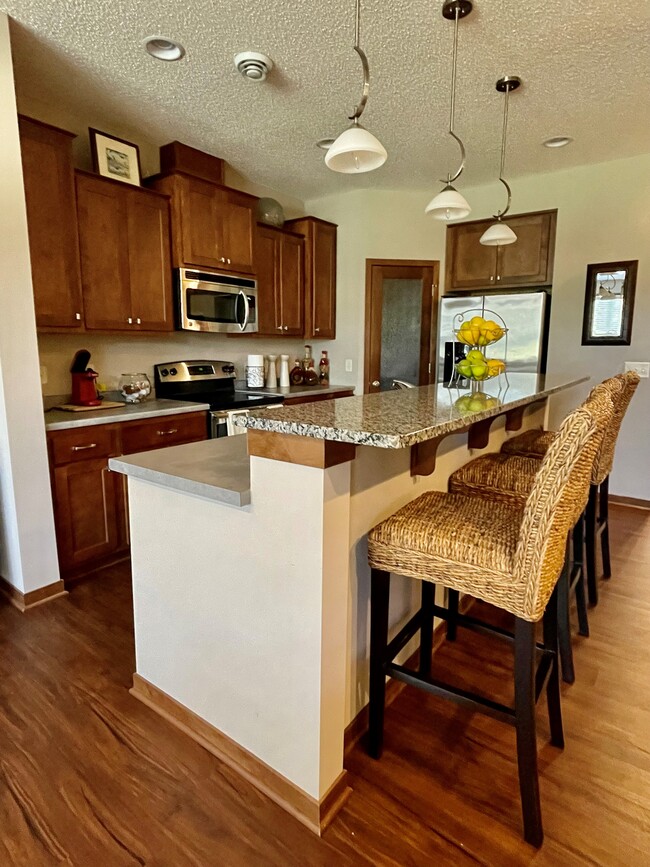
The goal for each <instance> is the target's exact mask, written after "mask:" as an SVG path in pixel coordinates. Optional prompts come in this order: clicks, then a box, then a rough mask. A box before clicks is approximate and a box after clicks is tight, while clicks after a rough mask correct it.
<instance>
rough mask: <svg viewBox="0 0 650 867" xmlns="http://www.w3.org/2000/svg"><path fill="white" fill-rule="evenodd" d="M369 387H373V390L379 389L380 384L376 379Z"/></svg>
mask: <svg viewBox="0 0 650 867" xmlns="http://www.w3.org/2000/svg"><path fill="white" fill-rule="evenodd" d="M371 385H374V386H375V388H379V386H380V385H381V382H379V380H378V379H373V381H372V383H371Z"/></svg>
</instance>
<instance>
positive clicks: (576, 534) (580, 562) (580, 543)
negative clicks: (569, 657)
mask: <svg viewBox="0 0 650 867" xmlns="http://www.w3.org/2000/svg"><path fill="white" fill-rule="evenodd" d="M573 563H574V566H577V567H578V568H579V569H580V576H579V578H578V583H577V584H576V586H575V594H576V608H577V609H578V632H579V633H580V635H584V636H585V637H586V638H588V637H589V615H588V613H587V596H586V590H585V571H586V570H585V516H584V514H582V515H580V518H579V520H578V523H577V524H576V525H575V527H574V528H573Z"/></svg>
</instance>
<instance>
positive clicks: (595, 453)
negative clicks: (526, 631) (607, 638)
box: [447, 378, 622, 683]
mask: <svg viewBox="0 0 650 867" xmlns="http://www.w3.org/2000/svg"><path fill="white" fill-rule="evenodd" d="M621 388H622V383H621V381H620V380H619V379H617V378H613V379H611V380H608V381H606V382H604V383H601V384H600V385H597V386H596V387H595V388H593V389H592V391H591V393H590V395H589V397H588V398H587V400H586V401H585V403H584V404H583V406H590V405H591V404H592V403H593V404H594V409H595V410H596V415H595V418H596V434H595V435H594V437H593V439H592V440H591V442H590V444H589V446H588V449H589V451H590V453H591V454H592V471H591V478H592V479H593V478H594V472H595V467H596V466H597V465H598V463H599V456H600V453H601V451H602V448H603V442H604V437H605V432H606V430H607V428H608V427H609V426H610V425H611V422H612V418H613V414H614V400H615V399H616V397H617V396H618V394H619V392H620V390H621ZM553 436H555V434H553ZM539 466H540V462H539V459H538V458H530V457H522V456H520V455H508V454H504V453H503V452H498V453H496V454H488V455H481V456H480V457H478V458H475V459H474V460H472V461H469V463H467V464H465V465H464V466H462V467H460V468H459V469H458V470H456V471H455V472H454V473H452V474H451V476H450V477H449V492H450V493H454V494H464V495H465V496H469V497H474V498H483V499H487V500H490V501H502V502H506V503H510V504H512V505H520V506H523V505H525V503H526V499H527V497H528V494H529V493H530V491H531V489H532V487H533V484H534V482H535V477H536V475H537V471H538V470H539ZM587 496H588V495H585V499H584V501H582V502H581V501H579V500H576V501H575V502H574V503H573V504H572V514H573V517H574V518H575V521H574V528H573V539H574V551H575V553H574V557H573V563H572V562H571V552H570V538H569V537H567V547H566V556H565V562H564V568H563V570H562V574H561V576H560V581H559V586H558V617H559V620H558V635H559V644H560V660H561V663H562V677H563V679H564V680H565V681H566V682H567V683H573V682H574V681H575V669H574V665H573V650H572V646H571V624H570V618H569V611H570V598H571V592H574V593H575V597H576V607H577V610H578V622H579V632H580V634H581V635H585V636H586V635H589V620H588V617H587V603H586V598H585V581H584V573H585V570H584V568H583V567H584V560H583V525H582V515H583V512H584V509H585V507H586V505H587ZM448 607H449V609H450V617H452V618H453V615H454V614H455V613H456V612H457V611H458V594H457V593H455V592H454V591H450V597H449V604H448ZM447 637H448V638H450V639H452V640H453V638H454V637H455V635H454V631H453V630H452V632H451V634H449V633H448V635H447Z"/></svg>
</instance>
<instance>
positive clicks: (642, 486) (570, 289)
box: [306, 155, 650, 500]
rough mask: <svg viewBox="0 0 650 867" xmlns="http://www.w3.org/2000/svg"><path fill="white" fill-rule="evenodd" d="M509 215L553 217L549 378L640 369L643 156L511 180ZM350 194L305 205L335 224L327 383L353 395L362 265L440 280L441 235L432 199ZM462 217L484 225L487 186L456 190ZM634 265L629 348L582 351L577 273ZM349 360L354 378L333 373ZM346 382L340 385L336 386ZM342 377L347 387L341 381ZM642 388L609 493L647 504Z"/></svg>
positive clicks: (647, 185) (649, 183)
mask: <svg viewBox="0 0 650 867" xmlns="http://www.w3.org/2000/svg"><path fill="white" fill-rule="evenodd" d="M512 186H513V212H514V213H523V212H526V211H536V210H543V209H547V208H557V209H558V227H557V243H556V252H555V278H554V284H553V302H552V317H551V335H550V346H549V362H548V370H549V373H560V374H566V375H568V376H569V375H575V374H579V375H588V376H590V377H591V378H592V383H594V382H596V381H597V380H600V379H603V378H605V377H606V376H609V375H611V374H614V373H618V372H620V371H621V370H622V369H623V365H624V362H625V361H626V360H629V361H647V360H650V291H649V289H650V287H649V286H648V283H649V281H650V261H649V260H648V255H647V250H648V239H649V238H650V155H648V156H642V157H635V158H631V159H626V160H617V161H614V162H610V163H602V164H598V165H594V166H585V167H581V168H578V169H571V170H567V171H562V172H554V173H550V174H545V175H538V176H534V177H527V178H519V179H516V180H514V181H513V183H512ZM435 188H436V185H435V184H432V187H431V190H426V191H425V192H422V193H419V192H404V191H401V192H400V191H395V192H390V191H354V192H350V193H347V194H344V195H338V196H331V197H325V198H321V199H317V200H311V201H308V202H306V207H307V210H308V211H309V213H314V214H316V215H317V216H320V217H323V218H324V219H328V220H332V221H334V222H335V223H338V224H339V239H340V240H339V261H338V278H339V295H338V310H339V312H338V325H337V328H338V335H339V339H338V340H337V341H336V344H335V346H334V347H333V360H334V363H333V366H332V375H333V378H334V379H336V380H337V381H353V382H354V383H355V384H356V385H357V386H358V387H359V389H361V388H362V387H363V382H362V375H363V370H362V368H363V324H364V291H365V287H364V282H365V273H364V267H365V259H366V258H401V259H409V258H418V259H438V260H440V262H441V274H444V241H445V229H444V227H443V226H442V225H441V224H440V223H438V222H436V221H433V220H430V219H429V218H427V217H425V215H424V207H425V205H426V203H427V201H428V200H429V198H430V197H431V193H432V191H433V190H435ZM463 193H464V194H465V195H466V196H467V199H468V200H469V202H470V204H471V205H472V207H473V211H472V218H477V219H478V218H482V217H489V216H490V214H491V213H493V212H494V210H495V209H496V208H497V207H499V206H500V205H501V204H502V193H501V191H500V190H499V188H498V186H497V185H496V184H490V185H487V186H483V187H476V188H473V189H466V188H463ZM620 259H638V260H639V273H638V282H637V292H636V308H635V314H634V328H633V332H632V345H631V346H629V347H626V346H621V347H607V348H605V347H583V346H581V335H582V312H583V304H584V290H585V277H586V268H587V264H589V263H590V262H607V261H615V260H620ZM344 357H347V358H352V359H353V363H354V373H353V374H351V375H350V374H344V373H342V359H343V358H344ZM346 376H348V379H347V380H346V379H345V377H346ZM350 376H352V377H353V379H350V378H349V377H350ZM588 388H589V386H587V385H585V386H583V387H581V388H580V389H575V390H573V391H571V392H568V393H566V394H564V395H562V396H560V397H558V398H556V399H555V400H554V401H553V409H552V416H551V423H553V424H557V422H558V421H559V419H560V418H561V417H562V415H563V414H564V413H566V412H567V411H568V410H569V409H570V408H571V406H572V405H573V404H575V403H576V402H577V401H578V400H579V399H581V398H582V397H583V396H584V395H585V394H586V392H587V390H588ZM648 397H649V382H648V381H647V380H642V382H641V385H640V387H639V390H638V393H637V396H636V398H635V400H634V402H633V404H632V406H631V408H630V412H629V415H628V417H627V418H626V421H625V424H624V426H623V430H622V432H621V437H620V441H619V445H618V449H617V455H616V461H615V464H614V471H613V474H612V481H611V489H612V491H613V492H614V493H617V494H621V495H624V496H629V497H637V498H641V499H648V500H650V472H649V470H650V460H649V459H648V457H647V456H646V454H645V452H644V451H643V447H642V443H643V441H644V440H645V439H647V437H648V435H649V434H650V402H649V400H648Z"/></svg>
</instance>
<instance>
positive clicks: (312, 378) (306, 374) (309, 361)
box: [302, 343, 318, 385]
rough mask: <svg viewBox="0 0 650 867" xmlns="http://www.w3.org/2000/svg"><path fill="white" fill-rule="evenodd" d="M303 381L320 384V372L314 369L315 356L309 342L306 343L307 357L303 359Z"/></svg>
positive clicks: (306, 383)
mask: <svg viewBox="0 0 650 867" xmlns="http://www.w3.org/2000/svg"><path fill="white" fill-rule="evenodd" d="M302 381H303V383H304V384H305V385H317V384H318V374H317V373H316V371H315V370H314V357H313V355H312V353H311V345H310V344H309V343H306V344H305V357H304V358H303V360H302Z"/></svg>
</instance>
